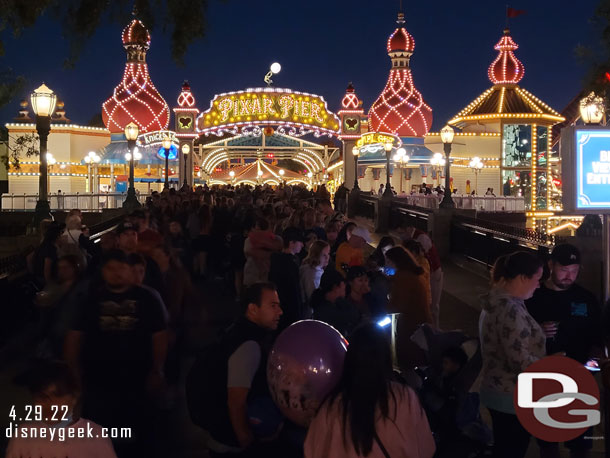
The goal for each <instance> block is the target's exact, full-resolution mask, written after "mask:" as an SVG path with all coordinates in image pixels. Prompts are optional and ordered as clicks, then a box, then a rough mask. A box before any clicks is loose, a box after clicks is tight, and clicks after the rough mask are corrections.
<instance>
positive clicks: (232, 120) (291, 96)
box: [197, 87, 340, 136]
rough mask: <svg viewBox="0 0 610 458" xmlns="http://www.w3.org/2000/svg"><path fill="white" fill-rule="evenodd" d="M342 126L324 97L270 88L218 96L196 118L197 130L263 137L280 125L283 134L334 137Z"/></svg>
mask: <svg viewBox="0 0 610 458" xmlns="http://www.w3.org/2000/svg"><path fill="white" fill-rule="evenodd" d="M339 123H340V121H339V118H338V117H337V116H336V115H335V114H333V113H331V112H330V111H328V108H327V106H326V101H325V100H324V99H323V98H322V97H320V96H317V95H313V94H306V93H303V92H297V91H291V90H289V89H278V88H270V87H267V88H254V89H246V90H245V91H238V92H228V93H225V94H220V95H217V96H215V97H214V99H213V100H212V103H211V106H210V108H209V109H208V110H207V111H205V112H203V113H201V114H200V115H199V117H198V118H197V131H198V132H200V133H202V134H204V135H209V134H214V135H223V134H225V133H232V134H235V135H237V134H245V135H260V134H261V133H262V131H263V130H264V129H265V128H266V127H268V126H278V127H277V129H276V130H277V131H278V132H279V133H280V134H288V135H293V136H300V135H305V134H309V133H313V134H314V135H316V136H320V135H328V136H332V135H336V134H338V133H339V125H340V124H339Z"/></svg>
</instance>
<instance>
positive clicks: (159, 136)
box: [136, 130, 179, 161]
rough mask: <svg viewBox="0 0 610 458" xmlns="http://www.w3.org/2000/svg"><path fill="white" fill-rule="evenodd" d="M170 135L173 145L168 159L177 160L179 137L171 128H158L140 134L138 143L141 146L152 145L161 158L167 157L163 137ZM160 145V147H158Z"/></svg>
mask: <svg viewBox="0 0 610 458" xmlns="http://www.w3.org/2000/svg"><path fill="white" fill-rule="evenodd" d="M165 137H169V138H170V140H171V141H172V146H171V148H170V150H169V156H168V159H170V160H172V161H173V160H176V159H177V158H178V146H177V145H178V144H179V142H178V138H177V137H176V133H175V132H172V131H171V130H157V131H154V132H147V133H145V134H141V135H139V136H138V139H137V140H136V145H138V147H140V148H146V147H149V146H150V147H151V148H152V150H153V151H155V152H156V154H157V156H158V157H159V158H161V159H165V149H164V148H163V139H164V138H165ZM157 147H159V148H157Z"/></svg>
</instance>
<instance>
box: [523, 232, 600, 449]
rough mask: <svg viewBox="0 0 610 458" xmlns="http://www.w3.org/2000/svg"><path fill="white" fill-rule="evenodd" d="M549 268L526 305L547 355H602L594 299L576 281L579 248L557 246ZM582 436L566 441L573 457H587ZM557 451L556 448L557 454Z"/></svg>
mask: <svg viewBox="0 0 610 458" xmlns="http://www.w3.org/2000/svg"><path fill="white" fill-rule="evenodd" d="M548 268H549V278H548V279H547V280H545V281H544V282H542V284H541V285H540V288H538V289H537V290H536V291H535V292H534V295H533V296H532V298H531V299H529V300H527V301H526V303H525V304H526V306H527V309H528V311H529V312H530V314H531V315H532V317H534V319H535V320H536V321H537V322H538V323H540V325H541V326H542V329H543V330H544V333H545V334H546V350H547V355H552V354H555V353H560V352H565V354H566V356H567V357H569V358H573V359H575V360H576V361H578V362H580V363H582V364H584V363H586V362H587V360H588V359H589V358H591V357H593V356H600V355H601V354H602V349H603V337H602V326H601V309H600V306H599V303H598V301H597V298H596V297H595V296H594V295H593V293H591V292H590V291H588V290H586V289H585V288H583V287H582V286H580V285H578V284H576V279H577V278H578V274H579V272H580V269H581V255H580V251H578V248H576V247H575V246H574V245H570V244H567V243H566V244H562V245H557V246H556V247H555V249H554V250H553V252H552V253H551V257H550V260H549V261H548ZM585 435H589V436H590V435H591V434H590V433H585V434H584V435H583V436H585ZM583 436H580V437H577V438H576V439H573V440H571V441H569V442H566V446H567V447H568V448H569V449H570V450H571V451H572V452H573V454H572V456H588V450H590V449H591V447H592V442H591V440H587V439H584V437H583ZM539 445H540V448H541V449H544V450H545V452H547V454H546V455H545V456H555V455H554V454H552V452H551V450H555V449H557V447H558V444H557V443H551V442H544V441H539ZM558 452H559V451H558V449H557V455H556V456H559V454H558ZM574 453H576V455H574Z"/></svg>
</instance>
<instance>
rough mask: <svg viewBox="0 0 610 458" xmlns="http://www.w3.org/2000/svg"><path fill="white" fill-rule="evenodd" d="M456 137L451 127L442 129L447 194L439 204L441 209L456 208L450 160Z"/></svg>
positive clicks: (444, 194) (445, 193)
mask: <svg viewBox="0 0 610 458" xmlns="http://www.w3.org/2000/svg"><path fill="white" fill-rule="evenodd" d="M454 135H455V131H454V130H453V129H452V128H451V127H450V126H445V127H443V128H442V129H441V140H442V141H443V147H444V151H445V192H444V193H443V200H442V201H441V203H440V204H439V207H440V208H455V202H453V199H452V198H451V161H450V160H449V157H450V156H451V143H453V136H454Z"/></svg>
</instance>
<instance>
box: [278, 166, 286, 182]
mask: <svg viewBox="0 0 610 458" xmlns="http://www.w3.org/2000/svg"><path fill="white" fill-rule="evenodd" d="M284 173H286V172H284V169H280V171H279V174H280V181H281V183H284Z"/></svg>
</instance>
